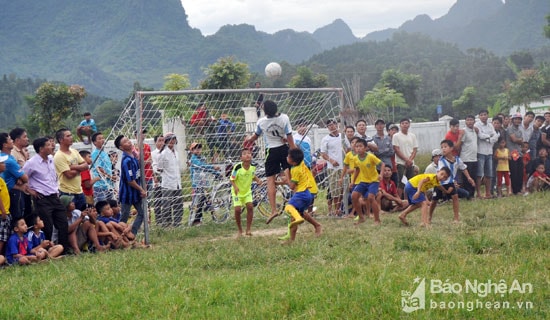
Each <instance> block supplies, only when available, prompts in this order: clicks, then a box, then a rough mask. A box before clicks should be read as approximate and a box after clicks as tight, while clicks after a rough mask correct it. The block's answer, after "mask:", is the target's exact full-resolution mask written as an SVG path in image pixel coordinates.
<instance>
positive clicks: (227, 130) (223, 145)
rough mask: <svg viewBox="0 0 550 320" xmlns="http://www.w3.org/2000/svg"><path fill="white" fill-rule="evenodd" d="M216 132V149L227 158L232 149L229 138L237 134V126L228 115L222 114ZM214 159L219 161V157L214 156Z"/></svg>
mask: <svg viewBox="0 0 550 320" xmlns="http://www.w3.org/2000/svg"><path fill="white" fill-rule="evenodd" d="M216 131H217V132H216V133H217V141H216V148H217V149H218V151H219V152H221V153H222V154H223V156H224V157H227V153H228V151H230V149H231V141H230V139H229V137H230V136H231V135H232V134H233V133H234V132H235V124H234V123H233V122H231V121H230V120H229V116H228V115H227V113H222V115H221V116H220V120H218V127H217V130H216ZM214 159H216V160H214V161H217V159H218V157H216V156H214Z"/></svg>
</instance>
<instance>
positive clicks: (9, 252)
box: [6, 233, 32, 264]
mask: <svg viewBox="0 0 550 320" xmlns="http://www.w3.org/2000/svg"><path fill="white" fill-rule="evenodd" d="M31 250H32V247H31V244H30V243H29V240H28V239H27V238H26V237H25V236H23V239H21V238H19V235H17V233H14V234H12V235H11V236H10V238H9V239H8V246H7V247H6V259H7V260H8V263H9V264H13V263H15V257H14V255H16V254H22V255H24V256H28V255H31Z"/></svg>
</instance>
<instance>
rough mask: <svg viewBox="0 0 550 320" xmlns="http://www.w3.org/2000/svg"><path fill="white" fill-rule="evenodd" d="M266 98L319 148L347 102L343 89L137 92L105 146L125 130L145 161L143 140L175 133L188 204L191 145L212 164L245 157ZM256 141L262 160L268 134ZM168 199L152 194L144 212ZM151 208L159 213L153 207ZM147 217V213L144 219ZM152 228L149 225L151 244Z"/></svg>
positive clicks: (183, 193)
mask: <svg viewBox="0 0 550 320" xmlns="http://www.w3.org/2000/svg"><path fill="white" fill-rule="evenodd" d="M266 100H272V101H274V102H275V103H276V104H277V106H278V112H280V113H285V114H287V115H288V117H289V119H290V121H291V125H292V127H293V129H295V125H296V124H297V123H298V122H300V123H304V124H306V125H307V128H308V130H307V132H306V135H307V136H308V137H310V139H311V140H312V146H311V148H312V149H313V150H312V151H315V150H317V149H319V148H320V143H321V138H322V137H323V136H324V135H326V132H327V130H326V128H325V122H326V120H327V119H329V118H333V119H339V118H340V115H341V110H342V109H343V103H344V98H343V90H342V89H341V88H302V89H295V88H259V89H222V90H182V91H137V92H135V94H134V97H133V99H132V100H130V101H129V103H128V104H127V106H126V107H125V108H124V110H123V111H122V113H121V114H120V117H119V119H118V120H117V122H116V124H115V125H114V126H113V128H112V129H111V131H110V133H109V135H108V136H107V137H106V140H107V141H110V142H109V143H107V145H106V148H113V146H112V142H111V141H112V140H114V139H115V137H117V136H118V135H121V134H122V135H125V136H127V137H131V139H132V141H133V142H134V144H135V145H136V147H137V148H138V150H139V152H140V155H139V156H140V159H142V160H143V159H144V153H143V150H144V148H143V146H144V144H149V145H150V147H151V150H155V146H154V144H153V139H152V138H153V137H155V136H159V135H166V134H168V133H171V134H174V135H175V136H176V138H177V145H176V146H175V150H176V151H177V154H178V157H179V164H180V169H181V187H182V188H181V195H178V196H179V197H181V199H178V201H182V202H184V203H186V204H187V203H189V202H190V201H191V195H192V192H193V189H192V181H191V178H190V174H189V171H190V170H189V169H190V168H189V167H188V161H189V159H188V151H189V150H188V148H189V145H190V144H191V143H199V144H201V145H202V147H203V148H202V155H201V156H202V158H203V160H204V162H206V163H208V164H210V165H214V166H219V167H224V166H225V164H226V163H227V162H228V161H229V160H232V161H234V162H238V161H240V160H239V158H240V151H241V150H242V148H243V142H244V139H245V137H246V136H247V135H250V134H252V133H253V132H254V131H255V128H256V121H257V120H258V114H259V115H260V117H261V116H263V111H262V110H261V108H260V109H258V108H257V106H258V104H261V101H266ZM340 129H341V130H343V128H340ZM144 131H145V133H143V132H144ZM142 138H145V139H142ZM297 142H298V141H297ZM256 144H257V145H256V148H255V149H254V150H255V152H254V160H255V161H256V162H258V163H262V164H263V159H264V151H263V146H264V143H263V138H260V139H258V140H257V142H256ZM140 163H141V164H143V163H144V162H143V161H141V162H140ZM224 177H225V174H224ZM145 178H146V174H145V168H144V166H143V165H141V179H142V185H146V181H145ZM203 178H204V180H205V183H206V186H208V185H211V184H212V183H214V182H215V179H214V178H213V177H211V176H210V177H209V176H205V177H203ZM168 200H170V199H164V198H161V199H158V197H157V199H153V198H151V197H149V205H147V201H143V203H144V205H145V209H146V210H145V212H148V210H147V207H155V206H153V205H152V202H151V201H161V203H164V202H166V201H168ZM186 206H187V205H186ZM157 208H159V207H158V206H157ZM152 211H153V214H155V213H154V209H153V210H152ZM187 214H188V208H186V207H185V206H184V212H181V215H184V216H187ZM147 221H148V217H146V219H145V222H147ZM182 221H185V218H184V219H183V220H182ZM148 231H149V230H148V226H147V223H146V227H145V237H146V238H145V241H146V243H147V242H148V233H149V232H148Z"/></svg>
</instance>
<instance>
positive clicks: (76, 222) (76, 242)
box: [60, 195, 109, 254]
mask: <svg viewBox="0 0 550 320" xmlns="http://www.w3.org/2000/svg"><path fill="white" fill-rule="evenodd" d="M60 200H61V203H62V204H63V206H64V207H65V208H66V209H67V211H66V214H67V223H68V224H69V243H70V245H71V248H72V249H73V251H74V253H75V254H80V252H81V251H82V250H84V249H88V251H93V248H91V246H94V247H95V249H97V250H99V251H105V250H107V249H108V248H109V247H108V246H103V245H100V244H99V239H98V238H97V231H96V229H95V226H94V225H92V223H91V222H90V217H88V210H84V211H80V210H77V209H75V205H74V202H72V198H71V196H67V195H62V196H61V197H60Z"/></svg>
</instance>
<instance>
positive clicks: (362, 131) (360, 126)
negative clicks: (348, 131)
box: [355, 119, 378, 152]
mask: <svg viewBox="0 0 550 320" xmlns="http://www.w3.org/2000/svg"><path fill="white" fill-rule="evenodd" d="M355 127H356V129H357V132H355V136H356V137H359V138H361V139H363V140H365V141H367V144H368V149H367V151H372V152H375V151H378V146H377V145H376V143H374V140H373V139H372V137H371V136H369V135H367V122H366V121H365V120H363V119H361V120H358V121H357V122H356V123H355Z"/></svg>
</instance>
